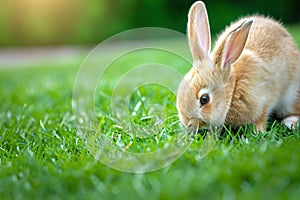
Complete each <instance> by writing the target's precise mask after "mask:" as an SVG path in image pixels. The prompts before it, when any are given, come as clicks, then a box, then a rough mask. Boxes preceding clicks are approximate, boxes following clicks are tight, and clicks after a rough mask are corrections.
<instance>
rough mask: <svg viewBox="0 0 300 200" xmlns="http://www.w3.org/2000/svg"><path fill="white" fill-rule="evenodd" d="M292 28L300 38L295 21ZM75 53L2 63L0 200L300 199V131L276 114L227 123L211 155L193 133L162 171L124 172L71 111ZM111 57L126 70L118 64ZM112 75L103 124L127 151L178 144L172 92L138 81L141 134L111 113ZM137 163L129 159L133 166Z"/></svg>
mask: <svg viewBox="0 0 300 200" xmlns="http://www.w3.org/2000/svg"><path fill="white" fill-rule="evenodd" d="M289 30H290V31H291V33H292V35H293V36H295V37H296V36H297V37H296V40H297V42H298V44H300V37H299V36H300V29H299V26H294V27H291V28H290V29H289ZM148 53H149V52H148ZM151 55H153V57H154V58H155V59H158V60H159V61H161V62H162V63H173V64H174V63H175V64H174V65H178V67H179V66H181V65H183V66H184V68H182V69H180V73H182V74H183V73H185V72H186V71H187V70H188V67H189V66H188V65H186V64H185V63H184V62H182V61H178V62H174V60H173V58H172V56H168V55H166V54H164V53H160V54H155V52H153V54H151ZM138 59H139V58H136V59H132V58H130V59H129V60H127V61H124V60H123V63H124V62H125V63H127V64H129V65H130V63H131V62H133V61H134V62H137V63H138V62H139V60H138ZM75 60H77V61H76V63H75V64H74V63H73V64H66V63H61V64H60V63H51V62H50V63H41V64H40V66H34V67H32V66H26V67H20V68H12V69H8V68H1V69H0V102H1V104H0V131H1V132H0V185H1V187H0V199H208V198H209V199H219V198H223V199H254V198H257V199H267V198H268V199H298V198H299V196H300V148H299V147H300V131H299V129H297V130H294V131H290V130H289V129H287V128H286V127H284V126H282V125H281V124H280V123H278V122H270V126H269V129H268V131H267V132H265V133H262V134H258V135H256V134H254V133H253V131H252V127H251V126H249V127H247V128H241V129H239V130H235V131H232V130H231V129H230V127H228V129H227V130H224V131H223V134H222V135H220V136H219V137H218V140H214V142H216V143H215V144H212V145H211V146H210V147H211V151H210V152H209V153H208V154H207V155H206V156H203V152H202V151H201V150H203V148H202V147H203V145H204V142H205V141H206V140H205V139H204V136H201V135H197V136H195V137H194V138H193V139H192V141H190V140H189V142H190V144H189V145H188V147H187V148H186V149H185V151H184V153H183V154H182V155H181V156H178V157H179V158H178V159H175V160H174V162H169V165H167V166H166V167H163V168H162V166H160V165H157V168H159V169H158V170H153V171H152V172H147V173H127V172H122V171H120V170H117V169H113V168H111V167H108V166H107V165H105V164H103V162H100V161H99V160H97V159H95V156H94V154H95V152H93V149H90V148H87V145H86V141H85V140H84V139H82V137H80V134H79V133H78V129H77V126H76V125H77V124H76V123H77V122H78V121H77V120H76V118H75V117H74V116H73V111H72V95H73V86H74V82H75V80H76V74H77V72H78V70H79V66H80V62H78V60H80V61H82V60H83V57H80V58H76V59H75ZM121 61H122V60H121ZM121 61H119V62H120V63H122V62H121ZM24 65H25V64H24ZM114 65H115V66H116V67H119V68H121V64H118V62H115V63H114ZM123 68H124V66H123V65H122V69H123ZM125 68H126V67H125ZM108 73H109V72H108ZM111 74H112V75H109V77H108V78H104V79H103V82H102V83H101V84H102V86H103V87H102V89H99V88H98V89H97V90H96V97H95V99H96V102H95V104H96V110H97V115H96V117H97V121H98V122H99V124H98V125H99V127H97V130H99V131H101V132H102V133H104V135H105V136H106V137H107V138H109V139H111V144H112V145H115V147H117V148H118V149H120V150H122V151H123V152H131V153H137V154H138V153H147V152H153V151H155V150H157V149H161V148H164V147H165V146H168V145H170V146H172V144H173V143H174V141H176V139H178V137H179V136H178V135H179V134H178V132H180V131H181V129H180V127H179V126H178V123H177V122H178V119H177V115H176V108H175V99H176V97H175V95H174V94H173V93H172V92H170V91H168V90H167V89H166V88H164V87H161V86H159V85H155V84H152V85H148V86H143V87H140V88H138V89H136V90H135V92H134V93H133V95H132V96H131V97H130V98H131V101H130V104H129V111H130V112H131V113H133V112H135V114H134V115H132V117H131V121H130V123H131V125H132V126H134V127H135V130H136V131H135V132H138V134H141V133H142V134H149V135H146V136H145V137H142V135H134V134H130V133H129V131H128V127H126V126H125V125H126V124H125V125H124V124H123V125H122V126H121V125H119V124H118V123H117V122H118V121H116V118H117V116H114V115H113V114H111V108H110V106H109V105H110V104H109V99H110V98H111V96H112V91H113V89H114V86H115V85H114V84H113V80H114V76H117V74H115V73H114V72H113V71H112V72H111ZM103 88H104V89H103ZM156 103H158V104H159V105H160V106H161V107H160V108H159V109H163V110H164V111H165V115H164V116H163V117H166V119H167V120H165V121H163V122H162V123H160V124H159V125H158V126H157V128H156V129H155V131H157V132H156V133H147V131H145V129H143V127H149V126H151V127H152V128H153V127H154V126H156V125H157V124H153V121H151V118H149V116H150V115H151V111H153V109H152V108H153V107H151V106H149V105H153V104H156ZM147 106H148V107H147ZM149 119H150V120H149ZM96 144H98V143H96ZM175 147H176V145H175V146H172V148H175ZM178 148H180V147H178ZM174 150H175V149H174ZM166 155H169V156H172V154H171V153H170V152H168V153H167V154H166ZM109 156H110V155H109ZM98 158H99V157H98ZM100 160H101V159H100ZM102 161H103V160H102ZM122 164H123V165H124V163H122ZM132 164H134V163H130V162H128V166H129V167H130V166H131V165H132ZM125 165H126V163H125ZM114 166H116V165H114ZM116 167H117V168H118V167H120V168H122V169H125V168H126V166H116ZM126 169H127V171H130V168H126Z"/></svg>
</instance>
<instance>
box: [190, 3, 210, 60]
mask: <svg viewBox="0 0 300 200" xmlns="http://www.w3.org/2000/svg"><path fill="white" fill-rule="evenodd" d="M187 32H188V38H189V45H190V49H191V52H192V55H193V59H194V61H195V60H196V61H203V60H204V59H205V58H207V57H208V55H209V52H210V45H211V42H210V30H209V22H208V17H207V12H206V8H205V5H204V3H203V2H202V1H197V2H195V3H194V4H193V5H192V7H191V8H190V11H189V20H188V27H187Z"/></svg>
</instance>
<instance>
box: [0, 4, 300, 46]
mask: <svg viewBox="0 0 300 200" xmlns="http://www.w3.org/2000/svg"><path fill="white" fill-rule="evenodd" d="M193 2H194V0H1V1H0V46H1V47H13V46H48V45H81V44H94V43H99V42H101V41H102V40H104V39H106V38H107V37H109V36H111V35H114V34H116V33H119V32H121V31H124V30H127V29H132V28H137V27H144V26H158V27H165V28H170V29H174V30H177V31H180V32H183V33H185V29H186V22H187V13H188V9H189V7H190V6H191V4H192V3H193ZM205 4H206V7H207V9H208V13H209V16H210V23H211V29H212V33H213V34H216V33H218V32H219V31H220V30H222V29H223V28H224V27H225V26H226V25H227V24H228V23H229V22H230V21H232V20H234V19H236V18H237V17H240V16H242V15H246V14H251V13H262V14H266V15H270V16H273V17H274V18H275V19H278V20H281V21H282V22H284V23H287V24H291V23H298V22H299V21H300V14H299V7H300V6H299V0H281V1H276V0H251V1H250V0H249V1H238V0H225V1H224V0H222V1H221V0H208V1H205Z"/></svg>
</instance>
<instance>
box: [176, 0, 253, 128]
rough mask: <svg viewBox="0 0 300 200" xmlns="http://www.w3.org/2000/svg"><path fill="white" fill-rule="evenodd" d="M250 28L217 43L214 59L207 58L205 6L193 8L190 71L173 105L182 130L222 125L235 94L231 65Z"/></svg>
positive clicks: (247, 24)
mask: <svg viewBox="0 0 300 200" xmlns="http://www.w3.org/2000/svg"><path fill="white" fill-rule="evenodd" d="M251 24H252V21H250V20H249V21H246V22H244V23H242V24H241V25H240V26H239V27H237V28H236V29H235V30H233V31H232V32H231V33H230V34H229V35H228V36H227V37H226V39H223V40H224V41H219V42H218V44H219V45H218V47H216V48H217V50H215V51H214V52H216V53H215V55H210V48H211V39H210V29H209V22H208V17H207V12H206V9H205V5H204V3H203V2H201V1H198V2H196V3H194V4H193V5H192V7H191V9H190V11H189V20H188V27H187V32H188V33H187V34H188V40H189V46H190V50H191V53H192V56H193V67H192V69H191V70H190V71H189V72H188V73H187V74H186V75H185V77H184V79H183V80H182V82H181V84H180V85H179V88H178V92H177V102H176V104H177V110H178V114H179V119H180V121H181V123H182V124H183V125H184V126H187V127H192V128H197V127H204V126H209V125H212V126H222V125H223V124H224V122H225V119H226V114H227V112H228V110H229V107H230V102H231V96H232V92H233V90H234V75H233V74H234V73H233V72H232V71H233V70H232V69H231V65H232V64H233V63H234V62H235V61H236V60H237V59H238V58H239V56H240V54H241V52H242V51H243V49H244V46H245V43H246V40H247V37H248V33H249V30H250V27H251Z"/></svg>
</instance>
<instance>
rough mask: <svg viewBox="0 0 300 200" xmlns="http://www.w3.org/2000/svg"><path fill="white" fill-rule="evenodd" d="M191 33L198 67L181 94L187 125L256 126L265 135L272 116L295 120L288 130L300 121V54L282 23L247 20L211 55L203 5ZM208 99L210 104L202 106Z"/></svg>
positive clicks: (194, 10) (196, 9) (192, 14)
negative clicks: (264, 131) (269, 118)
mask: <svg viewBox="0 0 300 200" xmlns="http://www.w3.org/2000/svg"><path fill="white" fill-rule="evenodd" d="M187 31H188V39H189V45H190V50H191V53H192V56H193V68H192V69H191V70H190V71H189V72H188V73H187V74H186V76H185V77H184V79H183V80H182V82H181V84H180V86H179V88H178V92H177V110H178V113H179V119H180V120H181V122H182V124H183V125H185V126H189V127H193V128H197V127H203V126H208V125H212V126H222V125H223V124H225V125H233V126H240V125H246V124H248V123H251V124H254V125H256V127H257V129H258V130H262V131H263V130H264V129H265V128H266V123H267V119H268V117H269V115H270V114H271V113H275V114H276V116H277V117H280V118H282V119H284V118H287V117H290V118H289V119H292V121H291V122H290V123H289V124H286V125H288V126H294V125H295V124H296V123H297V121H299V116H300V84H299V82H300V53H299V50H298V49H297V45H296V43H295V42H294V40H293V39H292V37H291V36H290V34H289V33H288V32H287V31H286V30H285V28H283V26H282V25H281V24H280V23H278V22H276V21H274V20H272V19H270V18H267V17H263V16H250V17H245V18H242V19H240V20H238V21H237V22H234V23H232V24H231V25H230V26H229V27H227V28H226V29H225V31H224V32H223V33H222V34H221V35H220V36H219V38H218V40H217V42H216V44H215V48H214V49H213V51H212V53H210V48H211V47H210V46H211V45H210V44H211V41H210V30H209V22H208V17H207V12H206V9H205V5H204V3H203V2H201V1H198V2H195V3H194V4H193V5H192V7H191V9H190V11H189V21H188V30H187ZM203 94H205V95H206V100H207V97H208V98H209V102H208V103H205V104H203V105H201V103H200V98H201V100H203V99H202V98H203V97H201V96H203ZM204 100H205V98H204ZM201 102H202V101H201Z"/></svg>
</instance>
